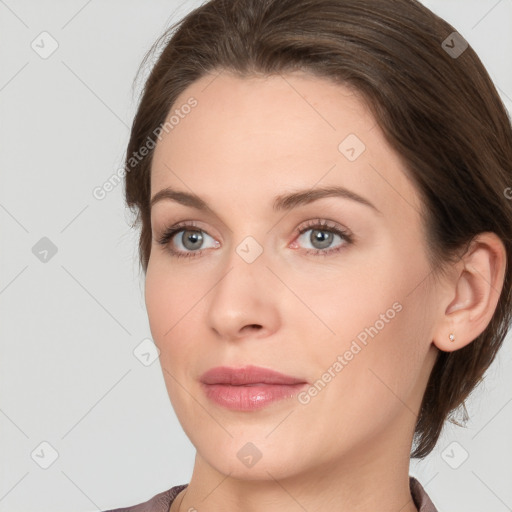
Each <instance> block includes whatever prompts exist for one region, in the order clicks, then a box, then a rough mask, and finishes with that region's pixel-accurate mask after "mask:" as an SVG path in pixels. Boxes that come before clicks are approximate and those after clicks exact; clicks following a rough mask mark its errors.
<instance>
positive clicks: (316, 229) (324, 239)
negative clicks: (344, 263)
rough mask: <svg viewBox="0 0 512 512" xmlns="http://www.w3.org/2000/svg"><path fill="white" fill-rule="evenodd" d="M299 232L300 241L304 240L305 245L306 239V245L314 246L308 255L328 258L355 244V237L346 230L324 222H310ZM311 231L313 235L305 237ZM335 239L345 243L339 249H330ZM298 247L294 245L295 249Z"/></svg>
mask: <svg viewBox="0 0 512 512" xmlns="http://www.w3.org/2000/svg"><path fill="white" fill-rule="evenodd" d="M298 231H299V233H300V236H299V237H298V239H302V241H303V243H304V239H305V243H309V244H311V245H312V250H311V249H308V250H307V251H306V254H314V255H322V256H327V255H329V254H332V253H336V252H339V251H341V250H342V249H343V248H344V247H345V246H346V245H349V244H351V243H353V236H352V235H351V234H349V233H348V232H347V231H346V230H344V229H342V228H340V227H337V226H336V225H335V224H330V223H329V222H328V221H324V220H314V221H309V223H308V224H307V225H306V226H304V227H302V228H300V229H299V230H298ZM309 231H310V232H311V234H310V235H309V236H305V235H306V233H308V232H309ZM335 237H338V238H340V239H341V240H342V241H343V243H342V244H341V245H338V246H337V247H334V248H330V246H331V245H332V243H333V240H334V238H335ZM296 245H297V244H296V242H294V243H293V244H292V246H293V247H296ZM325 249H328V250H325Z"/></svg>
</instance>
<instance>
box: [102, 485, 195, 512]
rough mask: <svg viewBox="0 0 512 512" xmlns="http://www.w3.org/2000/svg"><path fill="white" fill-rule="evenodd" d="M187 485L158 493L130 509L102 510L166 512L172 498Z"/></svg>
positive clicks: (176, 486) (114, 510)
mask: <svg viewBox="0 0 512 512" xmlns="http://www.w3.org/2000/svg"><path fill="white" fill-rule="evenodd" d="M187 485H188V484H181V485H175V486H174V487H171V488H170V489H168V490H167V491H163V492H160V493H158V494H156V495H155V496H153V497H152V498H150V499H149V500H147V501H144V502H143V503H138V504H137V505H132V506H131V507H123V508H116V509H112V510H104V511H103V512H168V511H169V507H170V506H171V503H172V502H173V501H174V498H176V496H177V495H178V494H179V493H180V492H181V491H182V490H183V489H185V487H187Z"/></svg>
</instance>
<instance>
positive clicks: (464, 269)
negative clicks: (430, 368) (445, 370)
mask: <svg viewBox="0 0 512 512" xmlns="http://www.w3.org/2000/svg"><path fill="white" fill-rule="evenodd" d="M506 264H507V258H506V249H505V246H504V245H503V242H502V241H501V239H500V238H499V237H498V236H497V235H496V234H495V233H492V232H484V233H479V234H478V235H477V236H476V237H475V238H474V239H473V240H472V242H471V244H470V246H469V248H468V250H467V251H466V253H465V254H464V255H463V256H462V258H461V260H460V261H459V262H458V263H457V264H456V265H455V268H454V272H453V274H452V276H453V277H452V279H450V280H449V281H448V282H447V283H446V284H445V285H444V288H443V300H442V301H441V304H440V307H441V310H440V321H439V323H438V325H437V327H436V330H435V332H434V338H433V340H432V341H433V343H434V345H435V346H436V347H437V348H438V349H439V350H442V351H444V352H452V351H455V350H458V349H460V348H462V347H464V346H465V345H467V344H469V343H471V342H472V341H473V340H474V339H476V338H477V337H478V336H479V335H480V334H481V333H482V332H483V331H484V330H485V328H486V327H487V326H488V325H489V322H490V321H491V318H492V316H493V314H494V312H495V310H496V305H497V304H498V300H499V298H500V294H501V290H502V289H503V283H504V278H505V271H506ZM450 334H453V335H454V340H453V341H451V340H450V337H449V336H450Z"/></svg>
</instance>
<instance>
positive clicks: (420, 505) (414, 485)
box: [409, 476, 438, 512]
mask: <svg viewBox="0 0 512 512" xmlns="http://www.w3.org/2000/svg"><path fill="white" fill-rule="evenodd" d="M409 487H410V489H411V495H412V499H413V500H414V504H415V505H416V508H417V509H418V512H438V510H437V508H436V507H435V506H434V504H433V503H432V500H431V499H430V497H429V495H428V494H427V493H426V492H425V489H423V486H422V485H421V484H420V482H419V481H418V480H416V478H414V477H413V476H409Z"/></svg>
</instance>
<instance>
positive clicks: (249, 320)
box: [206, 243, 280, 341]
mask: <svg viewBox="0 0 512 512" xmlns="http://www.w3.org/2000/svg"><path fill="white" fill-rule="evenodd" d="M239 247H242V249H244V248H246V246H244V244H243V243H242V244H240V246H239ZM267 263H268V260H267V258H266V257H265V253H264V252H263V253H261V254H260V255H259V256H258V257H257V258H256V259H254V260H252V261H251V259H250V258H249V259H245V258H244V257H243V253H242V256H240V255H239V254H238V253H237V252H236V251H235V250H233V252H232V253H230V256H229V258H228V260H227V261H226V265H225V266H224V267H223V273H222V275H221V276H220V278H219V279H218V281H217V282H216V284H215V285H214V287H213V289H212V291H211V293H210V294H208V307H207V308H206V315H207V318H206V322H207V324H208V326H209V328H210V329H212V330H213V331H214V333H215V335H216V336H217V337H218V338H221V339H225V340H229V341H236V340H240V339H242V338H246V337H254V338H263V337H266V336H269V335H271V334H272V333H273V332H275V331H276V330H277V329H278V327H279V322H280V311H279V302H280V300H279V298H278V295H279V290H278V289H276V288H278V287H279V280H278V279H276V277H275V275H274V273H273V272H272V271H271V270H270V269H269V267H268V266H267Z"/></svg>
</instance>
